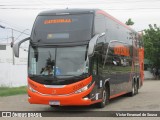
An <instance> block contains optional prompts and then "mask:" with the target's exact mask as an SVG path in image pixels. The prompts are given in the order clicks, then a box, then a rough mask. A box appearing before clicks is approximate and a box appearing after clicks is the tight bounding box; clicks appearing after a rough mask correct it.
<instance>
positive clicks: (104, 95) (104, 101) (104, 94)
mask: <svg viewBox="0 0 160 120" xmlns="http://www.w3.org/2000/svg"><path fill="white" fill-rule="evenodd" d="M105 103H106V91H105V90H104V91H103V104H105Z"/></svg>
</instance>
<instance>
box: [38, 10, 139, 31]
mask: <svg viewBox="0 0 160 120" xmlns="http://www.w3.org/2000/svg"><path fill="white" fill-rule="evenodd" d="M87 13H96V14H97V13H98V14H103V15H105V16H106V17H108V18H110V19H112V20H113V21H115V22H117V23H118V24H120V25H122V26H124V27H125V28H127V29H129V30H131V31H132V32H134V33H137V32H136V31H135V30H134V29H132V28H130V27H129V26H127V25H126V24H124V23H122V22H121V21H119V20H118V19H116V18H115V17H113V16H111V15H110V14H108V13H107V12H105V11H103V10H100V9H57V10H49V11H43V12H41V13H39V14H38V15H40V16H43V15H44V16H45V15H68V14H87Z"/></svg>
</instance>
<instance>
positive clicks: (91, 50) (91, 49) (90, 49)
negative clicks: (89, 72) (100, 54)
mask: <svg viewBox="0 0 160 120" xmlns="http://www.w3.org/2000/svg"><path fill="white" fill-rule="evenodd" d="M104 35H105V33H101V34H96V35H95V36H94V37H93V38H92V39H91V40H90V42H89V47H88V56H92V55H93V53H94V49H95V45H96V44H97V40H98V39H99V38H100V37H102V36H104Z"/></svg>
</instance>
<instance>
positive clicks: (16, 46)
mask: <svg viewBox="0 0 160 120" xmlns="http://www.w3.org/2000/svg"><path fill="white" fill-rule="evenodd" d="M27 40H30V37H28V38H25V39H23V40H21V41H19V42H17V43H16V44H14V45H13V51H14V55H15V57H19V47H20V45H21V44H22V43H23V42H25V41H27Z"/></svg>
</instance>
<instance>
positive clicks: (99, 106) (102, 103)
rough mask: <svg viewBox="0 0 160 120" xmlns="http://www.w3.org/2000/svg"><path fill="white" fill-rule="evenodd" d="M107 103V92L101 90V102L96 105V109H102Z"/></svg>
mask: <svg viewBox="0 0 160 120" xmlns="http://www.w3.org/2000/svg"><path fill="white" fill-rule="evenodd" d="M108 103H109V90H106V89H103V92H102V101H101V102H99V103H97V107H98V108H104V107H105V105H106V104H108Z"/></svg>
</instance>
